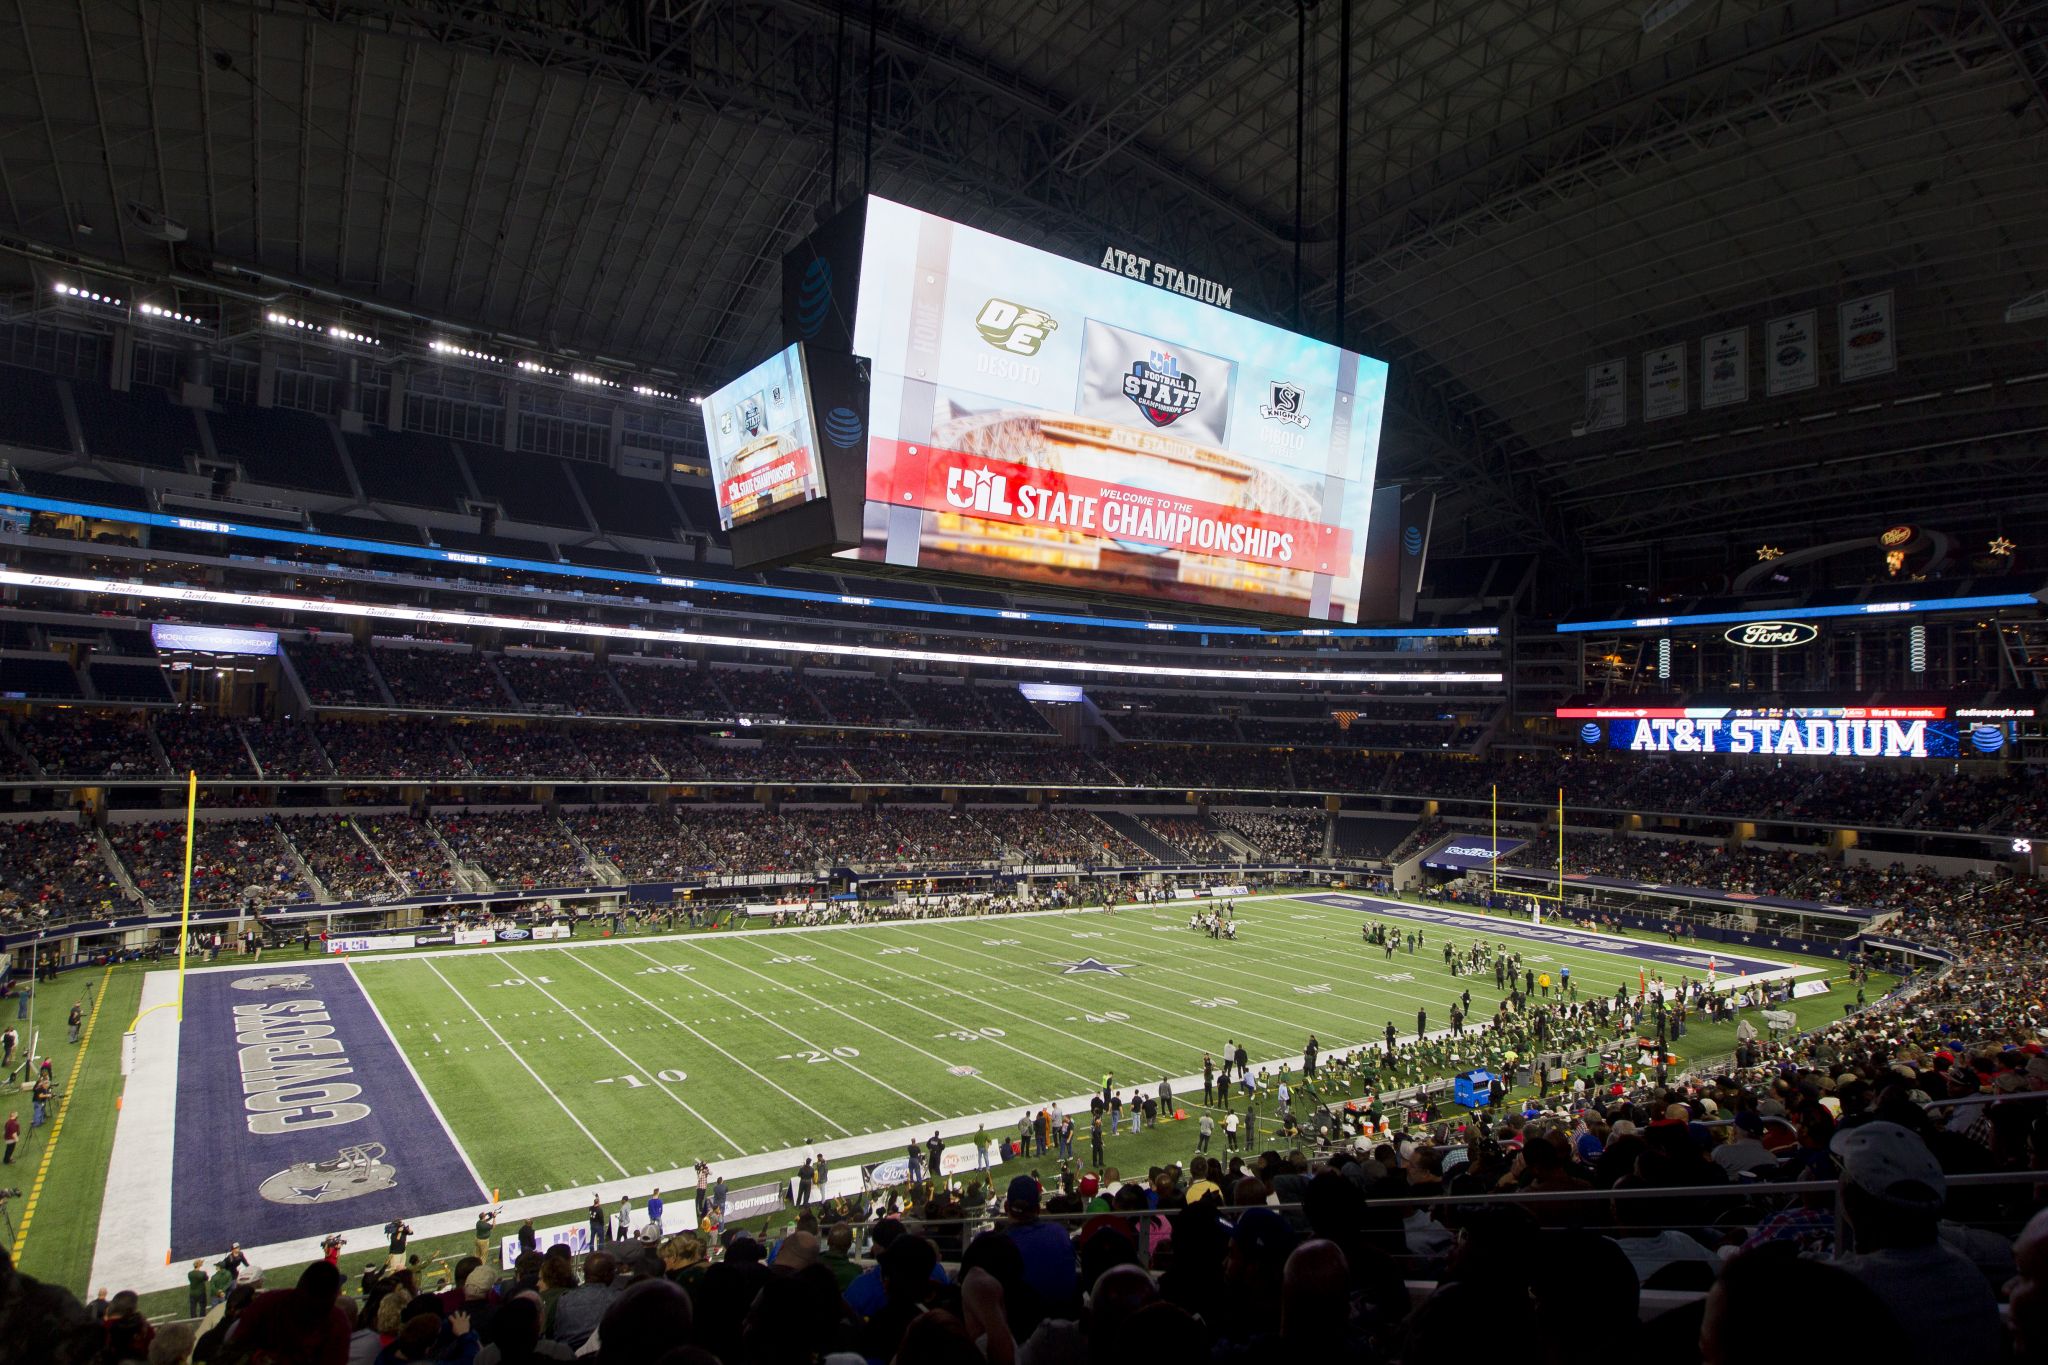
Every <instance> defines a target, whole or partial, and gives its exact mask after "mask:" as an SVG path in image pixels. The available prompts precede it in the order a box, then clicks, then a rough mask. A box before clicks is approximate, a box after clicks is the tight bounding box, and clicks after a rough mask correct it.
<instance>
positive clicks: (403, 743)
mask: <svg viewBox="0 0 2048 1365" xmlns="http://www.w3.org/2000/svg"><path fill="white" fill-rule="evenodd" d="M312 734H313V739H314V741H315V742H316V743H318V744H319V746H320V749H321V751H322V752H323V753H325V754H326V755H327V757H328V759H329V760H330V761H331V762H332V763H333V765H334V771H335V772H336V774H338V775H339V776H341V777H343V778H358V779H362V780H365V781H385V782H392V781H409V780H424V781H432V780H434V779H436V778H445V777H448V776H450V775H460V774H462V772H463V768H464V764H463V762H462V760H461V759H459V758H458V757H457V756H456V754H455V752H454V750H453V749H451V748H450V747H449V745H448V739H447V727H446V726H444V725H442V724H439V723H437V722H435V721H431V720H426V719H423V718H421V717H419V716H404V717H396V718H393V719H390V720H377V721H369V720H332V719H326V718H323V719H320V720H316V721H314V722H313V727H312Z"/></svg>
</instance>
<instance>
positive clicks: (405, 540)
mask: <svg viewBox="0 0 2048 1365" xmlns="http://www.w3.org/2000/svg"><path fill="white" fill-rule="evenodd" d="M306 521H307V524H308V525H310V526H311V527H312V529H313V530H315V531H318V532H319V533H320V534H321V535H324V536H348V537H350V538H352V539H355V540H388V541H391V542H393V543H394V544H398V545H418V544H421V543H422V539H421V536H420V528H419V527H417V526H408V525H406V524H405V523H403V522H396V521H384V520H381V519H380V518H377V517H350V516H344V515H342V514H341V513H340V512H308V513H307V514H306Z"/></svg>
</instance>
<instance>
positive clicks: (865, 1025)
mask: <svg viewBox="0 0 2048 1365" xmlns="http://www.w3.org/2000/svg"><path fill="white" fill-rule="evenodd" d="M640 956H642V957H645V958H647V960H648V961H649V962H658V961H660V959H659V958H655V957H651V956H649V955H648V954H646V953H641V954H640ZM711 959H712V961H714V962H717V963H719V964H720V965H722V966H726V967H731V968H734V969H735V970H737V971H742V972H745V973H747V974H748V975H749V976H756V977H759V978H760V979H761V980H763V981H766V982H768V983H769V984H770V985H773V986H778V987H781V988H782V989H784V990H788V989H791V987H789V986H787V985H785V984H784V983H783V982H780V981H777V980H776V979H775V978H774V977H772V976H769V975H767V974H765V973H763V972H757V971H755V970H754V969H753V968H752V967H749V966H747V965H746V964H745V963H742V962H735V961H733V960H732V959H731V958H729V957H721V956H719V955H718V954H716V953H713V954H711ZM798 966H800V967H805V968H810V969H813V970H816V971H820V972H823V973H824V974H825V975H827V976H830V977H833V978H834V979H836V980H838V981H842V982H845V983H846V984H847V985H849V986H852V985H859V984H860V983H858V982H855V981H850V980H848V979H847V978H846V977H843V976H840V975H839V974H838V973H837V972H835V971H832V970H831V969H830V968H828V967H821V966H819V965H818V964H817V963H815V962H805V963H799V964H798ZM863 989H867V988H865V987H864V988H863ZM797 994H799V995H802V996H805V997H806V998H808V999H812V1000H815V1001H817V1002H818V1004H819V1006H820V1007H822V1008H824V1009H828V1010H830V1011H832V1012H833V1013H834V1014H836V1015H838V1016H839V1017H840V1018H841V1019H844V1020H846V1021H847V1022H848V1023H850V1024H852V1025H853V1026H854V1027H856V1028H861V1029H865V1030H867V1031H868V1032H869V1033H874V1034H878V1035H880V1036H881V1037H883V1038H886V1039H887V1040H888V1041H890V1042H892V1043H894V1044H896V1045H897V1046H899V1047H907V1048H909V1049H910V1050H911V1051H912V1052H915V1053H917V1054H918V1055H919V1056H922V1057H929V1058H930V1059H931V1060H932V1061H935V1062H937V1063H938V1064H939V1065H940V1066H944V1067H950V1066H952V1065H953V1064H952V1063H951V1062H949V1061H947V1060H946V1059H945V1058H944V1057H941V1056H940V1055H939V1054H938V1053H936V1052H933V1051H932V1050H931V1049H930V1048H926V1047H920V1046H918V1045H917V1044H916V1043H913V1042H911V1041H910V1040H909V1039H908V1038H903V1037H899V1036H898V1035H896V1034H894V1033H891V1032H889V1030H887V1029H885V1028H883V1027H882V1026H881V1025H879V1024H875V1023H871V1022H869V1021H868V1020H866V1019H863V1018H861V1017H860V1016H859V1015H857V1014H848V1013H847V1012H846V1011H845V1010H843V1009H841V1008H839V1006H837V1005H835V1004H833V1003H832V1002H830V1001H829V1000H826V999H825V998H824V997H823V996H822V995H813V994H811V993H810V992H808V991H804V990H802V989H798V990H797ZM892 999H893V997H892ZM895 1003H897V1004H900V1005H902V1006H904V1007H905V1008H906V1009H913V1010H917V1011H918V1013H920V1014H924V1013H927V1011H925V1010H921V1009H918V1007H917V1006H916V1005H913V1004H911V1003H910V1002H909V1001H907V1000H895ZM932 1017H933V1018H937V1017H938V1016H937V1015H933V1016H932ZM969 1079H972V1080H975V1081H978V1082H980V1083H981V1084H982V1085H985V1086H987V1087H988V1088H989V1089H991V1090H995V1091H999V1092H1001V1093H1002V1094H1004V1095H1006V1096H1008V1097H1009V1099H1010V1100H1011V1101H1012V1102H1014V1103H1017V1104H1028V1103H1030V1101H1028V1100H1027V1099H1025V1098H1024V1096H1022V1095H1020V1094H1018V1093H1017V1092H1016V1091H1014V1090H1012V1089H1010V1088H1009V1087H1008V1086H1003V1085H997V1084H996V1083H995V1082H994V1081H992V1080H990V1079H989V1078H988V1077H986V1076H984V1075H981V1074H980V1073H979V1072H976V1073H975V1075H974V1076H972V1077H971V1078H969Z"/></svg>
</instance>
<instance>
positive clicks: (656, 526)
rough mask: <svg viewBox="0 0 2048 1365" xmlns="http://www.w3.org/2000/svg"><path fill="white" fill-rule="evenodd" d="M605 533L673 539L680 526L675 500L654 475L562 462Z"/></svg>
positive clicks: (651, 538)
mask: <svg viewBox="0 0 2048 1365" xmlns="http://www.w3.org/2000/svg"><path fill="white" fill-rule="evenodd" d="M564 468H566V469H568V470H569V471H570V473H571V475H572V476H573V477H574V478H575V480H576V482H577V484H578V485H579V486H580V487H581V488H582V489H583V497H584V500H585V501H587V502H588V503H589V504H590V514H591V515H592V516H594V517H596V518H597V529H598V530H600V531H602V532H604V533H605V534H606V535H617V536H639V537H641V538H643V539H646V540H673V539H675V536H676V532H677V531H679V530H681V529H682V523H681V522H680V520H679V519H678V514H677V512H676V508H675V504H674V503H672V502H670V501H669V497H668V493H667V491H666V490H665V489H664V488H663V486H662V484H661V483H660V481H658V480H655V479H629V478H626V477H624V476H623V475H620V474H615V473H613V472H612V471H611V470H609V469H601V468H599V467H598V466H596V465H589V464H572V465H565V466H564Z"/></svg>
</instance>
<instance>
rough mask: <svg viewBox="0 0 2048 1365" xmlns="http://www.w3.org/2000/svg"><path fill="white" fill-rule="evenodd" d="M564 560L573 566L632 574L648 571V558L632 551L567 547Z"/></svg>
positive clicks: (591, 546) (593, 546) (582, 546)
mask: <svg viewBox="0 0 2048 1365" xmlns="http://www.w3.org/2000/svg"><path fill="white" fill-rule="evenodd" d="M562 558H564V559H566V560H568V561H569V562H570V563H571V564H582V565H585V566H587V567H589V568H593V569H625V570H627V571H629V572H632V573H646V572H647V571H648V563H647V556H646V555H643V554H635V553H634V552H633V551H631V550H607V549H604V548H602V547H600V546H596V545H565V546H563V547H562Z"/></svg>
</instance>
